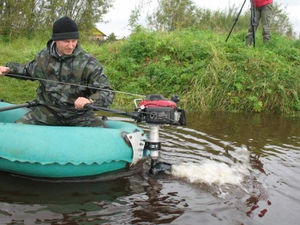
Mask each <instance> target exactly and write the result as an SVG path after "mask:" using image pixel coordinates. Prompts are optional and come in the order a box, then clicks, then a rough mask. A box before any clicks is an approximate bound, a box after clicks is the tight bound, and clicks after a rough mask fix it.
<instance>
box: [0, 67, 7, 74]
mask: <svg viewBox="0 0 300 225" xmlns="http://www.w3.org/2000/svg"><path fill="white" fill-rule="evenodd" d="M8 72H9V67H6V66H0V76H3V75H5V74H6V73H8Z"/></svg>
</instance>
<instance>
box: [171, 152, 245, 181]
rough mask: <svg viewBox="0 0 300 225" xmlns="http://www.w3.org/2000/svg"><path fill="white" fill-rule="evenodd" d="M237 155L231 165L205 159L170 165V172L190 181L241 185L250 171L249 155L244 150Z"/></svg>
mask: <svg viewBox="0 0 300 225" xmlns="http://www.w3.org/2000/svg"><path fill="white" fill-rule="evenodd" d="M237 155H239V157H238V162H237V163H234V164H232V165H228V164H226V163H224V162H217V161H213V160H208V159H206V160H203V161H201V162H200V163H183V164H179V165H172V170H171V173H172V175H173V176H176V177H179V178H184V179H186V180H187V181H189V182H191V183H205V184H208V185H212V184H216V185H225V184H232V185H239V186H241V184H242V182H243V180H244V177H245V176H246V175H249V173H250V172H249V169H250V166H249V157H247V156H249V155H248V153H247V152H245V151H240V152H239V153H238V154H237Z"/></svg>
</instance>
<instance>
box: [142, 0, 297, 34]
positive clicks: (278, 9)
mask: <svg viewBox="0 0 300 225" xmlns="http://www.w3.org/2000/svg"><path fill="white" fill-rule="evenodd" d="M273 7H274V19H273V21H272V23H271V29H272V31H273V32H276V33H279V34H281V35H285V36H290V37H291V36H295V34H294V31H293V27H292V25H291V23H290V21H289V18H288V14H287V13H286V11H285V10H284V9H283V8H282V6H281V5H280V4H277V3H274V4H273ZM239 9H240V8H238V7H237V6H235V5H229V8H228V9H224V10H217V11H212V10H209V9H205V8H199V7H197V6H196V5H195V4H194V3H193V1H192V0H159V1H158V7H157V8H156V9H155V10H154V12H153V14H152V15H148V16H147V21H148V25H149V27H151V28H153V29H155V30H163V31H174V30H178V29H179V30H180V29H184V28H190V27H193V28H195V29H199V30H214V31H216V32H228V31H229V30H230V28H231V26H232V22H233V21H234V19H235V18H236V15H237V12H238V10H239ZM249 24H250V10H249V11H246V12H245V13H244V14H241V15H240V18H239V22H238V24H237V26H236V28H235V30H236V31H241V30H245V31H246V30H247V29H248V27H249Z"/></svg>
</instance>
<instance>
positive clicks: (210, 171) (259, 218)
mask: <svg viewBox="0 0 300 225" xmlns="http://www.w3.org/2000/svg"><path fill="white" fill-rule="evenodd" d="M187 118H188V125H187V126H185V127H171V126H164V127H162V128H161V129H160V138H161V141H162V142H163V143H162V151H161V159H160V160H161V161H165V162H169V163H172V164H173V166H172V172H171V173H170V174H158V175H157V176H149V175H148V174H147V171H148V169H149V160H147V161H146V162H144V163H143V164H142V165H140V166H139V167H140V168H139V170H137V171H138V172H135V173H132V174H131V175H130V176H129V175H128V174H127V175H126V176H121V177H120V176H118V177H115V179H103V180H101V179H100V180H98V181H97V182H88V183H84V182H79V183H56V182H45V181H37V180H28V179H25V178H22V177H16V176H13V175H10V174H7V173H0V179H1V182H0V224H170V223H171V224H222V225H223V224H278V225H279V224H297V223H298V219H299V216H298V211H297V209H298V205H299V204H300V196H299V191H300V187H299V181H300V178H299V173H300V165H299V161H300V157H299V153H300V151H299V150H300V126H299V125H300V124H299V123H300V120H298V119H293V118H284V117H280V116H276V115H261V114H237V113H236V114H235V113H214V114H204V113H201V114H196V115H188V117H187ZM141 127H142V128H143V129H144V130H146V132H147V131H148V128H147V126H145V125H143V124H141Z"/></svg>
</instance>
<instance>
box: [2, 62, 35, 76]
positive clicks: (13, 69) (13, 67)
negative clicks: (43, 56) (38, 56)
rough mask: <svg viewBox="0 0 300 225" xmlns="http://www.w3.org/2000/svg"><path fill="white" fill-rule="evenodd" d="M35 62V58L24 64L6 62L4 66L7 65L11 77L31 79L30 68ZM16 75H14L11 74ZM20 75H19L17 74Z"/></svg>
mask: <svg viewBox="0 0 300 225" xmlns="http://www.w3.org/2000/svg"><path fill="white" fill-rule="evenodd" d="M34 64H35V60H33V61H31V62H28V63H26V64H25V65H23V64H20V63H16V62H8V63H6V65H5V66H7V67H9V69H10V73H11V74H12V75H11V77H14V78H18V79H25V80H31V77H32V76H31V74H32V70H33V69H32V68H33V66H34ZM13 75H16V76H13ZM18 75H21V76H18Z"/></svg>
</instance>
